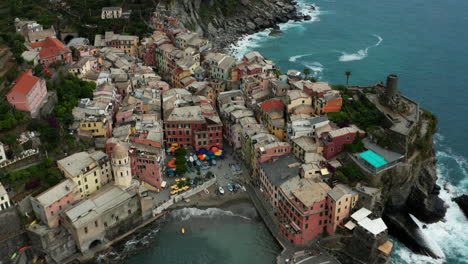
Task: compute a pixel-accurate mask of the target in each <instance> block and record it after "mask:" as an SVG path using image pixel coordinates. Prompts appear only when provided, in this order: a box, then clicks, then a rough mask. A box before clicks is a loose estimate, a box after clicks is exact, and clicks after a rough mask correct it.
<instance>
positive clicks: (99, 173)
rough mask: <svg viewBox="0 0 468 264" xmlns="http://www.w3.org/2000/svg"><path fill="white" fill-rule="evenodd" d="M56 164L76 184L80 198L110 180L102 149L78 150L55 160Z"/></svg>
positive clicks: (107, 164)
mask: <svg viewBox="0 0 468 264" xmlns="http://www.w3.org/2000/svg"><path fill="white" fill-rule="evenodd" d="M57 165H58V167H59V169H60V170H61V171H62V172H63V173H64V174H65V177H67V178H69V179H71V180H73V181H74V182H75V183H76V184H77V185H78V188H79V190H80V195H81V198H84V197H88V196H89V195H91V194H92V193H94V192H96V191H97V190H99V188H101V187H102V186H103V185H105V184H107V183H109V182H110V181H112V171H111V167H110V163H109V159H108V157H107V155H106V154H105V153H104V152H102V151H95V152H91V153H88V152H78V153H75V154H73V155H71V156H68V157H66V158H64V159H61V160H59V161H57Z"/></svg>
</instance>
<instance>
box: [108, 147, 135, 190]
mask: <svg viewBox="0 0 468 264" xmlns="http://www.w3.org/2000/svg"><path fill="white" fill-rule="evenodd" d="M112 171H113V172H114V178H115V185H118V186H121V187H124V188H128V187H130V185H131V183H132V170H131V168H130V157H129V156H128V148H127V147H125V146H123V145H122V144H120V143H118V144H117V145H115V147H114V151H113V152H112Z"/></svg>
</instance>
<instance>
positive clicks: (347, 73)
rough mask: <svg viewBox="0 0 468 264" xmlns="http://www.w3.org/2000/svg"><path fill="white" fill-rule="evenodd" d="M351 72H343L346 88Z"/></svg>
mask: <svg viewBox="0 0 468 264" xmlns="http://www.w3.org/2000/svg"><path fill="white" fill-rule="evenodd" d="M351 73H352V72H351V71H349V70H348V71H345V75H346V86H349V77H350V76H351Z"/></svg>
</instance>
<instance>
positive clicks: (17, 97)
mask: <svg viewBox="0 0 468 264" xmlns="http://www.w3.org/2000/svg"><path fill="white" fill-rule="evenodd" d="M46 96H47V87H46V82H45V80H44V79H40V78H38V77H36V76H33V75H32V71H31V70H28V71H26V72H24V73H22V74H21V75H20V76H19V77H18V79H16V83H15V85H14V86H13V88H11V90H10V91H9V92H8V93H7V101H8V102H9V103H10V104H11V105H12V106H13V107H14V108H16V109H18V110H21V111H26V112H30V113H31V116H32V117H36V116H37V115H38V114H39V110H40V109H39V107H40V105H41V103H42V101H43V100H44V99H45V98H46Z"/></svg>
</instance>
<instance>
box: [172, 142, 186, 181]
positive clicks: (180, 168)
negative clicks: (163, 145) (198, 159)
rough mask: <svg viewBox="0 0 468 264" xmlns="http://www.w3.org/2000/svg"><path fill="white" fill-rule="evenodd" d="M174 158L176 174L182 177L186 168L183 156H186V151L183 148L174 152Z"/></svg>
mask: <svg viewBox="0 0 468 264" xmlns="http://www.w3.org/2000/svg"><path fill="white" fill-rule="evenodd" d="M174 154H175V157H176V161H175V164H176V172H177V174H178V175H184V174H185V173H186V172H187V170H188V168H187V159H186V158H185V155H186V154H187V150H186V149H185V148H180V149H178V150H176V151H175V153H174Z"/></svg>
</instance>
